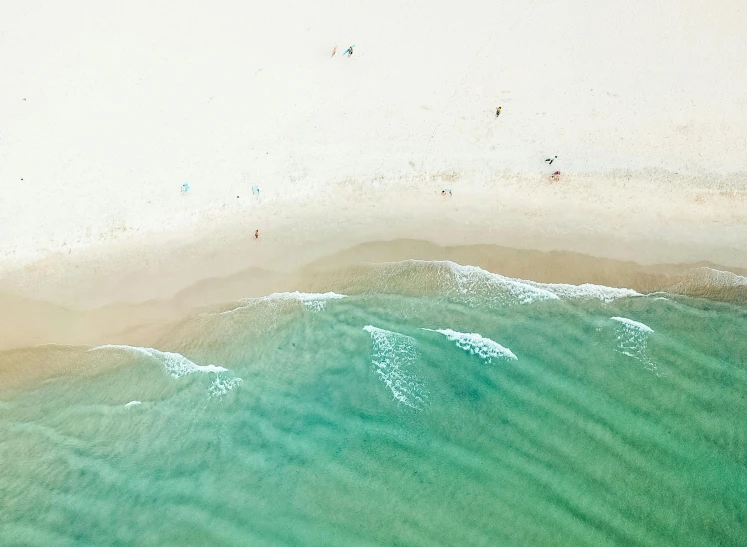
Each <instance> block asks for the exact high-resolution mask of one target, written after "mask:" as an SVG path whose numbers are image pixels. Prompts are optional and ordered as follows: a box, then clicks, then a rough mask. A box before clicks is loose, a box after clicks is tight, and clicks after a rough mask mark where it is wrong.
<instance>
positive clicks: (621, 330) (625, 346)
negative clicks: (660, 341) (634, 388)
mask: <svg viewBox="0 0 747 547" xmlns="http://www.w3.org/2000/svg"><path fill="white" fill-rule="evenodd" d="M610 319H612V320H613V321H615V322H617V351H618V352H620V353H622V354H623V355H627V356H628V357H632V358H633V359H637V360H638V361H640V362H641V363H643V364H644V365H646V367H647V368H649V369H650V370H656V364H655V363H654V362H653V361H652V360H651V359H650V358H649V357H648V355H647V354H646V346H647V345H648V339H649V337H650V336H651V334H653V332H654V330H653V329H652V328H651V327H649V326H648V325H645V324H643V323H641V322H639V321H634V320H632V319H628V318H627V317H611V318H610Z"/></svg>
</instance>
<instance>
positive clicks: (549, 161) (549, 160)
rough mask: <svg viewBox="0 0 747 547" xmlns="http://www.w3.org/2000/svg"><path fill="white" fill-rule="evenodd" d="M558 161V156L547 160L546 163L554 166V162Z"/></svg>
mask: <svg viewBox="0 0 747 547" xmlns="http://www.w3.org/2000/svg"><path fill="white" fill-rule="evenodd" d="M556 159H558V156H555V157H554V158H547V159H546V160H545V161H546V162H547V163H549V164H550V165H552V162H554V161H555V160H556Z"/></svg>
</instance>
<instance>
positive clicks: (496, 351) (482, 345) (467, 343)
mask: <svg viewBox="0 0 747 547" xmlns="http://www.w3.org/2000/svg"><path fill="white" fill-rule="evenodd" d="M423 330H427V331H431V332H438V333H439V334H443V335H444V336H445V337H446V338H447V339H449V340H450V341H452V342H454V343H455V344H456V346H457V347H458V348H460V349H463V350H464V351H467V352H469V353H470V355H477V356H478V357H481V358H482V359H484V360H485V361H487V362H491V361H492V360H493V359H511V360H518V357H516V355H515V354H514V352H512V351H511V350H510V349H508V348H507V347H505V346H502V345H501V344H499V343H498V342H496V341H495V340H491V339H490V338H485V337H484V336H482V335H480V334H477V333H475V332H459V331H455V330H451V329H436V330H434V329H423Z"/></svg>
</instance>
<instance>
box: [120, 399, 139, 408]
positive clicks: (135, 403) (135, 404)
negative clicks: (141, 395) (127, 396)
mask: <svg viewBox="0 0 747 547" xmlns="http://www.w3.org/2000/svg"><path fill="white" fill-rule="evenodd" d="M141 404H143V403H142V402H140V401H130V402H129V403H127V404H125V406H124V407H125V408H132V407H133V406H138V405H141Z"/></svg>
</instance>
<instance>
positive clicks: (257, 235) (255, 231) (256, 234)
mask: <svg viewBox="0 0 747 547" xmlns="http://www.w3.org/2000/svg"><path fill="white" fill-rule="evenodd" d="M254 239H259V230H254Z"/></svg>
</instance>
